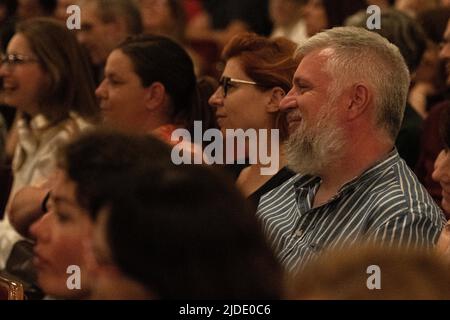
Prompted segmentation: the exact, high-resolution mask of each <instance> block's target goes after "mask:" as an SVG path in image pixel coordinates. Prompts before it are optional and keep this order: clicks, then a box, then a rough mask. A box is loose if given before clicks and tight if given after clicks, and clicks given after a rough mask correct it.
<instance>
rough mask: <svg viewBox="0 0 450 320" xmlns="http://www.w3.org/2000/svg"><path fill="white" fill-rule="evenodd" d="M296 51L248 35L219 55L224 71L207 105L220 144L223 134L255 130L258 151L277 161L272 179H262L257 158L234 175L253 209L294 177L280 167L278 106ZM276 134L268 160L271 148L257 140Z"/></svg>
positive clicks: (282, 134) (282, 131) (280, 41)
mask: <svg viewBox="0 0 450 320" xmlns="http://www.w3.org/2000/svg"><path fill="white" fill-rule="evenodd" d="M296 47H297V46H296V44H295V43H294V42H292V41H290V40H287V39H285V38H275V39H269V38H265V37H262V36H258V35H256V34H252V33H243V34H239V35H237V36H235V37H234V38H233V39H232V40H231V41H230V42H229V43H228V44H227V45H226V46H225V48H224V50H223V52H222V59H223V60H224V61H225V68H224V70H223V74H222V78H221V79H220V86H219V88H218V89H217V90H216V92H215V93H214V94H213V95H212V96H211V98H210V99H209V103H210V105H211V106H213V107H215V111H216V118H217V122H218V124H219V126H220V128H221V130H222V134H224V135H225V139H227V138H226V135H227V129H234V130H237V129H242V130H244V132H248V130H249V129H250V130H257V132H258V134H259V136H258V138H257V142H258V144H257V145H258V149H260V148H267V149H266V150H268V151H269V153H270V151H273V152H272V154H270V156H271V157H272V158H274V157H276V158H278V160H279V164H278V168H277V170H276V171H275V172H273V173H272V174H268V175H267V174H262V172H263V171H262V170H261V169H263V168H264V164H263V163H262V161H261V160H262V159H261V158H260V157H259V156H258V161H256V163H253V162H251V165H250V166H248V167H246V168H245V169H244V170H242V171H241V173H240V174H239V177H238V179H237V185H238V187H239V188H240V189H241V190H242V192H243V193H244V195H245V196H247V197H249V198H250V199H251V200H252V201H254V203H255V204H257V203H258V202H259V198H260V196H261V195H262V194H264V193H265V192H267V191H269V190H270V189H272V188H273V187H275V186H277V185H278V184H279V183H280V182H281V181H285V180H286V179H288V178H289V177H291V176H292V175H293V174H292V172H291V171H290V170H288V169H287V168H285V167H284V166H285V160H284V156H283V146H282V143H283V141H284V140H285V139H286V138H287V123H286V119H285V117H284V115H283V114H282V113H281V112H280V109H279V102H280V101H281V99H282V98H283V97H284V95H285V94H286V92H288V91H289V90H290V88H291V82H292V78H293V75H294V72H295V70H296V68H297V65H298V62H297V61H296V60H295V59H294V58H293V56H294V52H295V49H296ZM261 129H265V131H264V130H261ZM274 129H275V130H274ZM275 131H277V132H278V135H279V140H277V141H276V143H277V144H278V146H279V153H277V154H273V153H276V146H275V145H272V143H271V141H272V140H271V138H270V137H262V136H261V135H263V134H267V135H269V136H271V135H272V133H273V132H275ZM226 141H227V140H226ZM228 141H229V140H228ZM250 143H251V141H250ZM263 143H266V145H264V146H263V145H262V144H263ZM233 150H235V147H234V146H233ZM253 151H254V150H253ZM251 152H252V150H251V148H249V147H247V148H246V149H245V157H246V158H249V157H250V156H251V154H250V153H251ZM237 156H238V155H237ZM280 168H281V170H280Z"/></svg>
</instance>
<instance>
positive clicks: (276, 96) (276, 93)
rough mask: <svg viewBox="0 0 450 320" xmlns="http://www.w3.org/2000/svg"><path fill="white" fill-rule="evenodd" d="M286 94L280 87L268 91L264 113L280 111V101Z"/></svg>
mask: <svg viewBox="0 0 450 320" xmlns="http://www.w3.org/2000/svg"><path fill="white" fill-rule="evenodd" d="M285 95H286V93H285V92H284V90H283V89H281V88H280V87H275V88H272V89H271V90H270V96H269V103H268V104H267V107H266V111H267V112H269V113H272V112H278V111H280V101H281V100H282V99H283V98H284V96H285Z"/></svg>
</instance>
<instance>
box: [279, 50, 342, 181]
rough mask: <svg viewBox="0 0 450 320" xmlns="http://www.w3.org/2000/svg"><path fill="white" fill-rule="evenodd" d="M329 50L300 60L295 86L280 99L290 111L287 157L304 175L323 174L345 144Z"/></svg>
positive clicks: (288, 112) (286, 109)
mask: <svg viewBox="0 0 450 320" xmlns="http://www.w3.org/2000/svg"><path fill="white" fill-rule="evenodd" d="M327 60H328V53H327V52H326V51H314V52H312V53H310V54H308V55H306V56H305V57H304V58H303V59H302V61H301V62H300V64H299V66H298V68H297V71H296V72H295V75H294V81H293V87H292V89H291V91H289V93H288V94H287V96H286V97H285V98H284V99H283V100H282V101H281V103H280V108H281V109H282V110H283V111H285V112H286V113H287V121H288V125H289V139H288V141H287V156H288V162H289V164H290V166H291V167H292V168H293V169H294V170H295V171H297V172H301V173H303V174H320V173H321V171H322V169H323V168H324V167H326V166H327V165H328V164H329V163H331V162H332V161H334V160H335V159H336V158H339V156H340V155H341V152H342V151H341V149H342V146H343V143H344V135H343V132H342V128H341V127H340V124H339V123H340V119H339V112H338V110H339V104H338V103H335V102H338V100H339V99H338V93H330V87H331V85H332V83H333V80H332V78H331V77H330V75H329V73H328V72H327V71H326V70H324V67H323V66H324V65H326V63H327Z"/></svg>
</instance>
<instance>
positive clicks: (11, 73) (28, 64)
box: [0, 33, 50, 116]
mask: <svg viewBox="0 0 450 320" xmlns="http://www.w3.org/2000/svg"><path fill="white" fill-rule="evenodd" d="M0 77H1V78H2V80H3V92H4V102H5V103H6V104H8V105H11V106H13V107H16V108H17V109H18V110H20V111H23V112H25V113H27V114H29V115H31V116H34V115H36V114H38V113H39V101H40V100H42V94H43V91H45V90H44V88H45V86H46V85H47V84H48V82H49V81H50V80H49V76H48V74H47V73H46V72H45V71H44V69H43V67H42V66H41V64H40V63H39V59H38V57H37V56H36V54H35V53H34V52H33V51H32V50H31V47H30V44H29V41H28V40H27V38H26V37H25V36H24V35H23V34H22V33H16V34H15V35H14V36H13V38H12V39H11V41H10V42H9V44H8V48H7V50H6V54H5V55H4V56H2V63H1V67H0Z"/></svg>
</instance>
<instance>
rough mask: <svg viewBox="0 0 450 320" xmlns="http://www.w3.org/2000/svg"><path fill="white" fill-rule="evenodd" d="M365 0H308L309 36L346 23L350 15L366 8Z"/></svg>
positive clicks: (306, 19) (307, 24) (306, 16)
mask: <svg viewBox="0 0 450 320" xmlns="http://www.w3.org/2000/svg"><path fill="white" fill-rule="evenodd" d="M366 9H367V4H366V1H365V0H341V1H336V0H308V2H307V4H306V5H305V7H304V9H303V10H304V15H305V23H306V33H307V35H308V37H311V36H313V35H315V34H316V33H318V32H321V31H323V30H325V29H329V28H333V27H339V26H343V25H344V21H345V19H347V18H348V17H349V16H350V15H352V14H354V13H356V12H358V11H360V10H366Z"/></svg>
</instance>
